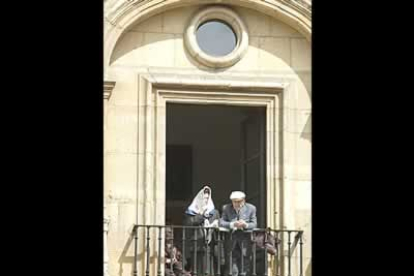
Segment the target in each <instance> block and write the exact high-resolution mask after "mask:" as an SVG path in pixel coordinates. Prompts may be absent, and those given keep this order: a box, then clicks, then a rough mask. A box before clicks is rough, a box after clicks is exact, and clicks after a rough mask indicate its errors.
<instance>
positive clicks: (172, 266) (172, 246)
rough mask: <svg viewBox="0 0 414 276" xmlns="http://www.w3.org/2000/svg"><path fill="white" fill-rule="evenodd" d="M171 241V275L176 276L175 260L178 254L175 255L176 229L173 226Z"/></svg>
mask: <svg viewBox="0 0 414 276" xmlns="http://www.w3.org/2000/svg"><path fill="white" fill-rule="evenodd" d="M170 241H171V256H170V259H171V262H170V273H171V274H170V275H174V261H173V260H174V258H175V254H176V253H174V227H172V226H171V239H170Z"/></svg>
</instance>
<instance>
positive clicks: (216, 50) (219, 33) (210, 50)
mask: <svg viewBox="0 0 414 276" xmlns="http://www.w3.org/2000/svg"><path fill="white" fill-rule="evenodd" d="M196 37H197V44H198V45H199V46H200V49H201V50H202V51H203V52H205V53H206V54H208V55H211V56H215V57H221V56H225V55H228V54H230V53H231V52H232V51H233V50H234V49H235V48H236V46H237V37H236V34H235V33H234V31H233V29H232V28H231V27H230V26H229V25H228V24H226V23H224V22H222V21H218V20H211V21H207V22H205V23H203V24H201V25H200V27H198V29H197V32H196Z"/></svg>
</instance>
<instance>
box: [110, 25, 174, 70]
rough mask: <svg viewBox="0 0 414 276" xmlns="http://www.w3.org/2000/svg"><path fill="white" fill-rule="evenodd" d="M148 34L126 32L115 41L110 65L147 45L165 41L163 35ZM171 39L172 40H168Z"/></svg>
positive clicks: (132, 31)
mask: <svg viewBox="0 0 414 276" xmlns="http://www.w3.org/2000/svg"><path fill="white" fill-rule="evenodd" d="M149 34H150V33H144V32H138V31H134V30H130V31H127V32H126V33H124V34H123V35H122V36H121V37H120V38H119V39H118V41H117V43H116V45H115V48H114V51H113V52H112V55H111V61H110V64H112V63H114V62H115V61H117V60H118V59H120V58H121V57H123V56H124V55H127V54H128V53H130V52H132V51H134V50H136V49H138V48H140V47H144V46H146V45H149V44H153V43H157V42H159V41H163V40H166V39H165V37H166V36H165V34H164V35H163V34H161V33H160V35H153V34H152V33H151V35H149ZM168 39H172V38H168Z"/></svg>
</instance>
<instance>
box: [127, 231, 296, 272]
mask: <svg viewBox="0 0 414 276" xmlns="http://www.w3.org/2000/svg"><path fill="white" fill-rule="evenodd" d="M133 234H134V266H133V275H134V276H141V275H145V276H150V275H151V276H152V275H154V276H155V275H157V276H162V275H165V276H231V275H233V272H234V271H233V269H234V267H235V266H234V264H233V262H234V261H235V260H236V261H238V262H239V263H238V266H237V267H236V269H239V270H240V271H239V273H238V275H240V276H267V275H268V271H271V273H272V276H273V275H274V276H303V239H302V238H303V231H301V230H274V229H270V228H266V229H260V228H256V229H253V230H248V231H246V230H245V231H240V230H238V231H229V230H228V229H224V228H205V227H197V226H182V225H167V226H165V225H135V227H134V231H133ZM298 245H299V246H298ZM294 253H296V255H295V254H294ZM235 254H236V255H235ZM233 255H234V257H235V258H233ZM138 256H139V257H138ZM242 256H244V257H242ZM155 259H156V260H155ZM154 260H155V261H154ZM269 265H272V267H271V269H270V270H269ZM151 266H152V268H151ZM293 267H294V268H295V269H293Z"/></svg>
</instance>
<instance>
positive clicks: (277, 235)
mask: <svg viewBox="0 0 414 276" xmlns="http://www.w3.org/2000/svg"><path fill="white" fill-rule="evenodd" d="M274 235H275V243H276V244H275V246H276V255H275V256H274V259H273V260H274V271H275V276H279V275H280V274H279V258H280V257H279V251H280V244H279V243H278V240H279V232H276V231H275V232H274Z"/></svg>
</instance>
